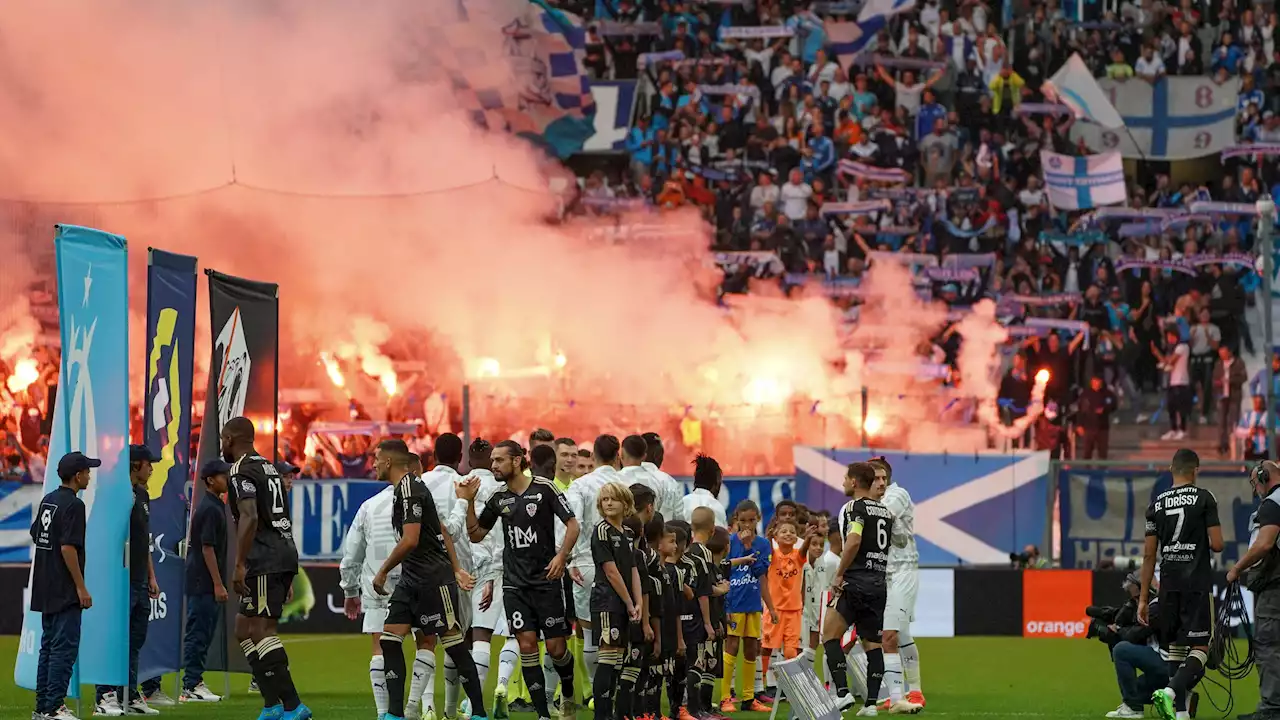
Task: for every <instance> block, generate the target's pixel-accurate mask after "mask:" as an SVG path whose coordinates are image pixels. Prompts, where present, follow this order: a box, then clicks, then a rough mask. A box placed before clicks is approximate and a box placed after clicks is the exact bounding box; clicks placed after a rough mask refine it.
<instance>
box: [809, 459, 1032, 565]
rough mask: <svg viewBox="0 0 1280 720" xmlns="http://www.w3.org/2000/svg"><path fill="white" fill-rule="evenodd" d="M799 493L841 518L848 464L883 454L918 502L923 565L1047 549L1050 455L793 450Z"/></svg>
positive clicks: (996, 559) (993, 559) (992, 559)
mask: <svg viewBox="0 0 1280 720" xmlns="http://www.w3.org/2000/svg"><path fill="white" fill-rule="evenodd" d="M794 454H795V463H796V491H797V496H798V499H799V500H800V502H803V503H805V504H806V505H808V506H809V507H813V508H822V509H826V510H830V511H832V512H836V511H838V510H839V509H840V508H841V507H842V506H843V505H844V503H845V502H847V501H848V498H847V497H845V495H844V492H843V490H842V488H843V482H844V476H845V472H846V471H847V468H848V465H849V463H852V462H861V461H866V460H869V459H871V458H872V457H874V456H876V455H884V456H885V457H886V458H887V459H888V460H889V462H890V463H891V464H892V465H893V481H894V482H895V483H897V484H899V485H901V486H902V487H903V488H904V489H905V490H907V492H908V493H910V494H911V499H912V500H913V501H914V503H915V525H914V528H913V529H914V530H915V533H916V544H917V546H918V547H919V550H920V563H921V564H922V565H956V564H969V563H973V564H981V563H1001V564H1005V563H1008V562H1009V553H1010V552H1011V551H1014V550H1017V551H1021V548H1022V547H1023V546H1025V545H1028V544H1032V545H1038V546H1040V547H1042V548H1044V547H1047V540H1048V534H1049V524H1048V516H1049V508H1050V498H1049V491H1050V482H1049V453H1047V452H1035V453H1025V454H995V453H978V454H956V455H949V454H945V453H942V454H918V453H905V452H898V451H880V450H875V451H872V450H867V449H832V448H820V447H812V446H807V445H797V446H796V447H795V448H794Z"/></svg>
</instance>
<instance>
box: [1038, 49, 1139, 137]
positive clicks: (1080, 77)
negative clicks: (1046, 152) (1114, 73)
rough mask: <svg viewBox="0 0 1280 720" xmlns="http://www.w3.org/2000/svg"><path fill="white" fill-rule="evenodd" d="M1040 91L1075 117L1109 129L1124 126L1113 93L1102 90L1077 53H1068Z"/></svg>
mask: <svg viewBox="0 0 1280 720" xmlns="http://www.w3.org/2000/svg"><path fill="white" fill-rule="evenodd" d="M1040 90H1041V92H1043V93H1044V96H1045V97H1046V98H1048V99H1049V100H1050V101H1052V102H1055V103H1059V104H1062V105H1065V106H1067V108H1068V109H1069V110H1070V111H1071V114H1072V115H1074V116H1075V118H1076V119H1077V120H1087V121H1089V122H1091V123H1094V124H1095V125H1097V126H1099V127H1103V128H1109V129H1113V130H1114V129H1118V128H1122V127H1124V122H1125V121H1124V118H1122V117H1121V116H1120V113H1119V112H1118V111H1117V110H1116V108H1115V104H1114V102H1115V96H1114V95H1110V96H1109V95H1107V94H1106V93H1104V92H1103V90H1102V88H1101V87H1100V86H1099V85H1098V81H1097V80H1095V79H1094V77H1093V73H1091V72H1089V67H1088V66H1087V65H1085V62H1084V60H1083V59H1082V58H1081V57H1080V53H1074V54H1072V56H1071V57H1070V58H1068V59H1067V62H1066V63H1065V64H1064V65H1063V66H1062V67H1061V68H1059V69H1058V72H1056V73H1054V74H1053V77H1051V78H1049V79H1048V80H1046V81H1045V82H1044V84H1043V85H1041V87H1040Z"/></svg>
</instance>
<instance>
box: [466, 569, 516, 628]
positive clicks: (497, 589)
mask: <svg viewBox="0 0 1280 720" xmlns="http://www.w3.org/2000/svg"><path fill="white" fill-rule="evenodd" d="M483 587H484V585H483V584H482V583H476V586H475V588H474V589H473V590H472V591H471V611H472V613H471V616H472V621H471V626H472V627H477V628H481V629H484V630H490V631H492V632H493V634H494V635H502V636H504V637H505V636H506V634H507V614H506V613H505V612H503V609H502V578H501V577H499V578H497V579H495V580H494V581H493V602H491V603H489V609H488V610H481V609H480V596H481V595H482V592H481V589H482V588H483Z"/></svg>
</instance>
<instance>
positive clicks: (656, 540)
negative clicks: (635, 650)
mask: <svg viewBox="0 0 1280 720" xmlns="http://www.w3.org/2000/svg"><path fill="white" fill-rule="evenodd" d="M644 531H645V540H646V541H647V543H648V546H649V547H648V556H647V557H646V559H645V569H646V570H647V571H648V573H649V577H650V579H651V580H652V582H653V588H654V590H653V599H652V600H651V602H650V603H649V620H650V623H651V624H652V625H653V629H654V642H653V656H652V658H651V660H650V663H649V671H648V673H647V674H648V684H647V686H646V688H645V712H646V713H647V714H648V715H650V716H651V717H655V718H657V717H661V716H662V712H661V711H662V687H663V680H664V679H670V678H671V676H672V673H673V672H674V668H675V660H676V648H677V646H680V645H681V644H682V641H681V638H680V611H679V600H678V596H677V593H678V592H679V589H678V587H677V584H676V577H675V572H674V566H672V565H668V564H667V562H666V558H667V557H672V556H674V555H675V552H676V536H675V533H673V532H671V531H669V530H668V529H667V525H666V523H665V522H663V519H662V514H661V513H656V512H655V513H654V515H653V517H652V518H651V519H650V520H649V522H648V523H646V524H645V526H644Z"/></svg>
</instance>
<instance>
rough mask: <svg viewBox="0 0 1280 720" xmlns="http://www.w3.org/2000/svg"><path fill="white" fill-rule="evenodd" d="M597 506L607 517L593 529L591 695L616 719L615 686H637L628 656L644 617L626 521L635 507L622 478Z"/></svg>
mask: <svg viewBox="0 0 1280 720" xmlns="http://www.w3.org/2000/svg"><path fill="white" fill-rule="evenodd" d="M596 506H597V509H598V510H599V512H600V517H602V518H604V519H603V520H601V521H600V522H599V523H598V524H597V525H596V526H595V528H593V529H592V533H591V560H592V562H594V563H595V565H596V568H597V572H596V577H595V584H594V585H593V586H592V588H591V615H592V618H591V619H592V622H593V623H594V624H595V627H596V628H597V629H598V630H599V633H600V657H599V660H598V663H597V665H596V672H595V677H594V678H593V683H592V695H593V696H594V697H595V717H596V720H613V701H614V690H615V689H616V690H617V691H618V693H620V694H623V695H626V694H629V693H634V692H635V682H636V678H637V677H638V667H633V666H632V664H631V663H630V662H629V660H630V657H629V652H630V650H631V649H632V648H631V647H630V645H631V642H630V640H631V628H632V627H633V626H635V627H639V623H640V622H641V620H642V619H643V617H642V613H643V611H644V608H643V607H642V603H643V599H642V592H643V590H642V588H641V583H640V571H639V568H638V567H637V566H636V556H635V545H634V544H633V541H632V539H631V537H630V536H629V535H628V533H627V532H626V530H625V528H624V527H623V524H622V522H623V518H624V517H626V516H627V515H628V514H629V513H631V512H632V511H634V509H635V501H634V500H633V499H632V496H631V491H630V490H628V489H627V487H626V486H625V485H623V484H621V483H617V482H610V483H606V484H605V486H604V487H602V488H601V489H600V495H599V496H598V499H597V500H596ZM619 676H621V680H622V682H621V683H618V680H619ZM615 686H616V688H615ZM625 704H626V707H627V711H626V712H623V713H622V717H629V710H630V707H631V703H630V701H629V699H628V701H627V702H626V703H625Z"/></svg>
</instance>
